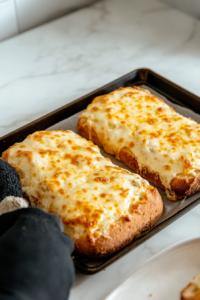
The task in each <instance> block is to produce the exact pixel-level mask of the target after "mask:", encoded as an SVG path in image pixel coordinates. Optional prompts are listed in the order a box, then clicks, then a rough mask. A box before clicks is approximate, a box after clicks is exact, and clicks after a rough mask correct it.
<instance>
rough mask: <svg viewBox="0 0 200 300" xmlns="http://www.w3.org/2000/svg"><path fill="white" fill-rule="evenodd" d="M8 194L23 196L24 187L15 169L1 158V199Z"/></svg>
mask: <svg viewBox="0 0 200 300" xmlns="http://www.w3.org/2000/svg"><path fill="white" fill-rule="evenodd" d="M7 196H14V197H22V188H21V184H20V179H19V175H18V174H17V172H16V171H15V169H14V168H13V167H12V166H11V165H10V164H9V163H7V162H6V161H4V160H3V159H0V201H2V200H3V199H5V198H6V197H7Z"/></svg>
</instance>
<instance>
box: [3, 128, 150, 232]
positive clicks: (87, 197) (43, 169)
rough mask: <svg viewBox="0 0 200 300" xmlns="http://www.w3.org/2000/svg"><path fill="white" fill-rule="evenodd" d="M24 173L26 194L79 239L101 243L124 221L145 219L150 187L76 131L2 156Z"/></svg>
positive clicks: (47, 135) (36, 139)
mask: <svg viewBox="0 0 200 300" xmlns="http://www.w3.org/2000/svg"><path fill="white" fill-rule="evenodd" d="M3 159H5V160H7V161H8V162H9V163H10V164H11V165H12V166H13V167H14V168H15V169H16V171H17V172H18V173H19V175H20V179H21V184H22V188H23V192H24V193H26V194H27V195H28V196H29V198H30V199H32V197H34V198H35V199H37V200H38V201H37V206H40V207H41V208H43V209H44V210H46V211H48V212H52V213H55V214H57V215H58V216H59V217H60V218H61V220H62V221H63V223H64V224H65V225H66V226H68V227H71V228H74V229H75V230H76V233H78V235H77V237H78V236H79V234H81V233H83V232H86V233H87V234H88V236H91V234H92V236H93V238H97V237H98V236H99V235H101V234H104V235H105V234H106V230H107V229H108V228H109V226H110V224H112V223H113V222H115V221H116V220H119V219H120V218H121V217H124V218H126V219H127V220H128V219H129V216H130V215H131V214H132V213H135V212H136V213H140V212H139V205H140V203H144V202H145V195H146V194H145V193H146V190H147V187H148V186H149V184H148V182H147V181H145V180H143V179H142V178H141V177H140V176H138V175H135V174H132V173H130V172H128V171H126V170H123V169H121V168H119V167H117V166H115V165H113V164H112V162H111V161H110V160H109V159H108V158H105V157H103V156H102V155H101V154H100V150H99V148H98V147H97V146H95V145H94V144H93V143H92V142H91V141H87V140H86V139H84V138H81V137H80V136H78V135H77V134H75V133H74V132H72V131H51V132H48V131H41V132H36V133H34V134H32V135H29V136H28V137H27V138H26V139H25V140H24V141H23V142H22V143H18V144H15V145H14V146H12V147H10V148H9V149H8V150H7V151H6V152H4V154H3Z"/></svg>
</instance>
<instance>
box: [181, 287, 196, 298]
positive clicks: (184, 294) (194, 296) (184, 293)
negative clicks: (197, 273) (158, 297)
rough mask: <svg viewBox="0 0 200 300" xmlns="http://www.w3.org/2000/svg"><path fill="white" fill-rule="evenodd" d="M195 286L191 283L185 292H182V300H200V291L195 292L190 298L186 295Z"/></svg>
mask: <svg viewBox="0 0 200 300" xmlns="http://www.w3.org/2000/svg"><path fill="white" fill-rule="evenodd" d="M192 286H193V284H192V283H190V284H189V285H188V286H187V287H186V288H185V289H184V290H182V292H181V300H200V290H198V291H196V292H194V294H193V295H192V296H191V297H190V296H187V295H186V291H187V290H188V289H189V288H191V287H192Z"/></svg>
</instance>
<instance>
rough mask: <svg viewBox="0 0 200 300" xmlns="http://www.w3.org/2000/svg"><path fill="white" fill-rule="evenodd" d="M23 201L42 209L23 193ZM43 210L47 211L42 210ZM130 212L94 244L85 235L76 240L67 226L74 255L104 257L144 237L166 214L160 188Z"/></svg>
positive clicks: (35, 200) (65, 229)
mask: <svg viewBox="0 0 200 300" xmlns="http://www.w3.org/2000/svg"><path fill="white" fill-rule="evenodd" d="M24 198H25V199H27V200H28V201H29V203H31V205H32V206H39V207H40V202H39V201H38V200H37V199H35V198H34V197H31V198H29V197H28V196H27V195H26V194H24ZM41 208H42V209H44V208H43V207H41ZM131 210H132V211H131V214H130V215H129V217H128V218H127V217H126V216H122V217H121V218H120V219H119V220H118V221H116V222H115V223H113V224H111V226H110V227H109V229H108V231H107V232H106V237H105V236H104V235H101V236H100V237H99V238H97V239H96V240H95V241H94V242H92V241H91V240H90V239H89V238H88V236H87V235H86V234H84V235H81V236H80V237H79V238H76V234H75V233H74V234H73V233H72V232H71V231H70V228H69V227H68V226H65V224H64V233H65V234H67V235H69V236H70V237H71V238H72V239H73V241H74V245H75V247H74V251H75V253H78V254H79V255H81V256H83V257H86V258H89V259H99V258H102V257H105V256H107V255H109V254H111V253H113V252H116V251H118V250H120V249H121V248H123V247H124V246H126V245H127V244H129V243H130V242H131V241H132V240H133V239H136V238H138V237H139V236H141V234H142V233H143V232H144V231H146V230H148V229H150V228H151V227H153V226H155V225H156V222H157V221H158V219H159V218H160V217H161V215H162V211H163V202H162V199H161V197H160V194H159V193H158V191H157V189H155V188H153V187H151V186H149V187H148V188H147V191H146V194H145V196H144V201H140V202H138V203H137V205H134V207H132V208H131ZM63 223H64V222H63Z"/></svg>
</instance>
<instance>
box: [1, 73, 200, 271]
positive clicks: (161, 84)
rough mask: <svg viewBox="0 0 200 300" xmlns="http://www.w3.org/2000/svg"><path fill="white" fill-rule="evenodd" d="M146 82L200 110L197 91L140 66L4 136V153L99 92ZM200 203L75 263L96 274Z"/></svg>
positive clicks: (74, 112) (84, 105)
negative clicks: (111, 248) (100, 255)
mask: <svg viewBox="0 0 200 300" xmlns="http://www.w3.org/2000/svg"><path fill="white" fill-rule="evenodd" d="M143 84H145V85H146V86H148V87H150V88H152V89H154V90H155V91H157V92H158V93H160V94H161V95H163V96H164V97H166V98H167V99H168V100H170V101H172V102H174V103H177V104H179V105H182V106H185V107H188V108H190V109H192V110H193V111H195V112H196V113H199V114H200V98H199V97H197V96H196V95H194V94H192V93H190V92H188V91H187V90H185V89H183V88H182V87H180V86H178V85H176V84H175V83H173V82H171V81H169V80H168V79H166V78H164V77H162V76H160V75H159V74H157V73H155V72H153V71H152V70H149V69H145V68H144V69H137V70H134V71H132V72H131V73H129V74H127V75H124V76H122V77H120V78H118V79H116V80H114V81H112V82H110V83H108V84H106V85H104V86H103V87H100V88H99V89H97V90H95V91H93V92H91V93H89V94H87V95H85V96H83V97H81V98H79V99H77V100H75V101H73V102H71V103H69V104H67V105H65V106H62V107H61V108H59V109H57V110H55V111H53V112H51V113H49V114H47V115H45V116H43V117H41V118H39V119H37V120H35V121H33V122H31V123H29V124H27V125H25V126H23V127H21V128H19V129H17V130H15V131H13V132H11V133H9V134H7V135H5V136H3V137H2V138H0V155H1V154H2V152H3V151H5V150H6V149H7V148H8V147H10V146H11V145H13V144H14V143H16V142H21V141H23V140H24V139H25V138H26V137H27V135H29V134H31V133H33V132H35V131H38V130H44V129H46V128H48V127H50V126H53V125H54V124H56V123H58V122H60V121H62V120H64V119H66V118H68V117H70V116H72V115H74V114H76V113H78V112H80V111H81V110H83V109H85V108H86V107H87V105H88V104H89V103H90V102H91V101H92V100H93V99H94V98H95V97H97V96H99V95H102V94H107V93H110V92H111V91H113V90H115V89H117V88H119V87H126V86H133V85H136V86H140V85H143ZM199 203H200V198H198V197H197V199H195V200H194V201H193V202H192V203H190V204H189V205H188V206H187V207H185V208H183V209H182V210H179V211H178V212H177V213H176V214H174V215H173V216H172V217H170V218H168V219H167V220H165V221H163V222H162V223H161V224H159V225H156V226H154V227H153V228H151V229H150V230H148V231H146V232H145V233H144V234H143V235H142V236H141V237H140V238H138V239H136V240H133V241H132V242H131V243H130V244H128V245H127V246H126V247H124V248H123V249H121V250H119V251H118V252H115V253H113V254H111V255H110V256H108V257H105V258H103V259H100V260H97V261H91V260H86V259H83V258H81V257H80V256H78V255H74V256H73V259H74V264H75V267H76V269H77V270H79V271H80V272H82V273H85V274H94V273H96V272H98V271H101V270H102V269H104V268H105V267H107V266H108V265H110V264H111V263H113V262H114V261H116V260H117V259H119V258H120V257H122V256H123V255H125V254H126V253H128V252H129V251H131V250H133V249H134V248H136V247H137V246H139V245H140V244H142V243H143V242H145V241H146V240H148V239H149V238H151V237H152V236H154V235H155V234H156V233H158V232H160V231H161V230H162V229H164V228H165V227H167V226H168V225H170V224H171V223H173V222H174V221H175V220H177V219H178V218H180V217H181V216H182V215H184V214H185V213H187V212H188V211H190V210H191V209H192V208H194V207H195V206H197V205H198V204H199Z"/></svg>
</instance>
